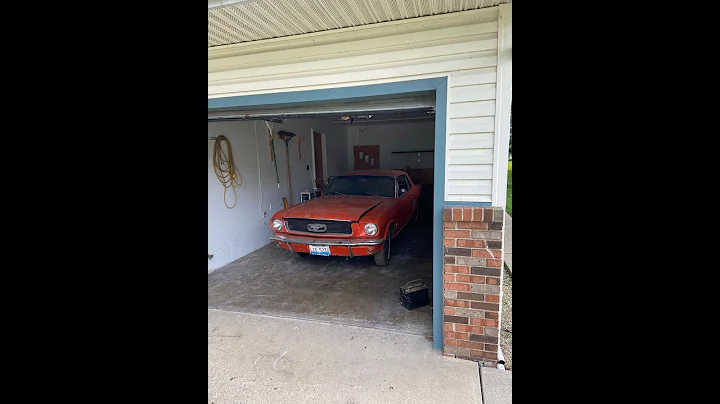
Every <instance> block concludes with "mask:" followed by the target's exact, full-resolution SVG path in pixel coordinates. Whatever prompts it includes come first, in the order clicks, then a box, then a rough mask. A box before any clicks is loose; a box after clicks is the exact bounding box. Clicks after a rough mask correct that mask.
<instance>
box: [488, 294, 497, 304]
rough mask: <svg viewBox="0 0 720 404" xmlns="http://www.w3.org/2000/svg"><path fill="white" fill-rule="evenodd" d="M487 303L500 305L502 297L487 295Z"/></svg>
mask: <svg viewBox="0 0 720 404" xmlns="http://www.w3.org/2000/svg"><path fill="white" fill-rule="evenodd" d="M485 301H486V302H490V303H500V295H485Z"/></svg>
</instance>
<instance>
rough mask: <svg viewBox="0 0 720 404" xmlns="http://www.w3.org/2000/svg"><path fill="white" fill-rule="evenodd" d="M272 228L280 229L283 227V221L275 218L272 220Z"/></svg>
mask: <svg viewBox="0 0 720 404" xmlns="http://www.w3.org/2000/svg"><path fill="white" fill-rule="evenodd" d="M272 226H273V229H275V230H277V231H280V230H282V228H283V222H282V220H280V219H275V220H273V221H272Z"/></svg>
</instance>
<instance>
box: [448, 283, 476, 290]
mask: <svg viewBox="0 0 720 404" xmlns="http://www.w3.org/2000/svg"><path fill="white" fill-rule="evenodd" d="M444 286H445V290H464V291H465V292H467V291H469V290H470V284H469V283H450V282H445V285H444Z"/></svg>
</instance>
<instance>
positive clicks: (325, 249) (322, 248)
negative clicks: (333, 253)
mask: <svg viewBox="0 0 720 404" xmlns="http://www.w3.org/2000/svg"><path fill="white" fill-rule="evenodd" d="M310 254H311V255H324V256H326V257H327V256H330V246H326V245H311V246H310Z"/></svg>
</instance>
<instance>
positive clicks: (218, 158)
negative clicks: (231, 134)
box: [213, 135, 242, 209]
mask: <svg viewBox="0 0 720 404" xmlns="http://www.w3.org/2000/svg"><path fill="white" fill-rule="evenodd" d="M222 142H225V144H226V145H227V154H225V151H224V150H223V147H222ZM213 171H215V175H216V176H217V179H218V181H220V183H221V184H222V185H223V187H224V188H225V189H224V191H223V202H224V203H225V207H227V208H228V209H232V208H234V207H235V205H236V204H237V191H236V190H235V187H236V186H238V185H242V176H241V175H240V171H238V169H237V167H236V166H235V161H234V160H233V155H232V147H230V141H229V140H228V138H227V137H225V136H224V135H220V136H218V137H217V139H215V146H214V148H213ZM228 188H232V190H233V193H234V194H235V203H233V205H232V206H228V204H227V199H226V197H227V190H228Z"/></svg>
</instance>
